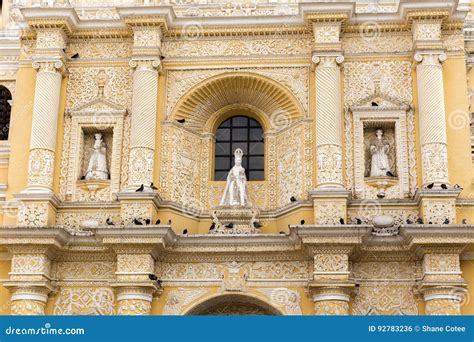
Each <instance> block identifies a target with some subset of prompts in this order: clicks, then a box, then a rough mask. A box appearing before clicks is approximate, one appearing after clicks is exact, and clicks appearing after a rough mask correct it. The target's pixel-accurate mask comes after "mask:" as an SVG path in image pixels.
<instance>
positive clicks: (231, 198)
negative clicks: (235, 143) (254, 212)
mask: <svg viewBox="0 0 474 342" xmlns="http://www.w3.org/2000/svg"><path fill="white" fill-rule="evenodd" d="M243 154H244V153H243V151H242V150H241V149H240V148H238V149H236V150H235V152H234V156H235V165H234V166H233V167H232V169H230V171H229V174H228V175H227V184H226V187H225V190H224V194H223V195H222V199H221V202H220V205H222V206H248V205H249V201H248V196H247V177H245V169H244V168H243V167H242V156H243Z"/></svg>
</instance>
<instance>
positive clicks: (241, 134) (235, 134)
mask: <svg viewBox="0 0 474 342" xmlns="http://www.w3.org/2000/svg"><path fill="white" fill-rule="evenodd" d="M247 135H248V129H247V128H233V129H232V141H236V140H247Z"/></svg>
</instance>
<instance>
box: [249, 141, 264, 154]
mask: <svg viewBox="0 0 474 342" xmlns="http://www.w3.org/2000/svg"><path fill="white" fill-rule="evenodd" d="M263 153H264V149H263V143H261V142H257V143H250V148H249V153H248V154H250V155H253V154H262V155H263Z"/></svg>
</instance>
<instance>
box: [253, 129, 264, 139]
mask: <svg viewBox="0 0 474 342" xmlns="http://www.w3.org/2000/svg"><path fill="white" fill-rule="evenodd" d="M262 138H263V131H262V129H261V128H251V129H250V140H254V141H255V140H256V141H261V140H262Z"/></svg>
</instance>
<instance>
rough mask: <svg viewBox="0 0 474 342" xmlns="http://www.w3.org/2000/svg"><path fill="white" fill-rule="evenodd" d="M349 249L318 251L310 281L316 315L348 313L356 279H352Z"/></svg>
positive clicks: (315, 255)
mask: <svg viewBox="0 0 474 342" xmlns="http://www.w3.org/2000/svg"><path fill="white" fill-rule="evenodd" d="M348 252H349V250H347V251H345V250H344V249H340V250H336V249H335V250H325V251H316V253H315V254H314V272H313V281H312V282H311V283H310V285H309V287H310V293H311V298H312V300H313V302H314V313H315V315H348V314H349V301H350V298H351V292H352V290H353V289H354V286H355V284H354V281H353V280H352V279H350V272H349V254H348Z"/></svg>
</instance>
